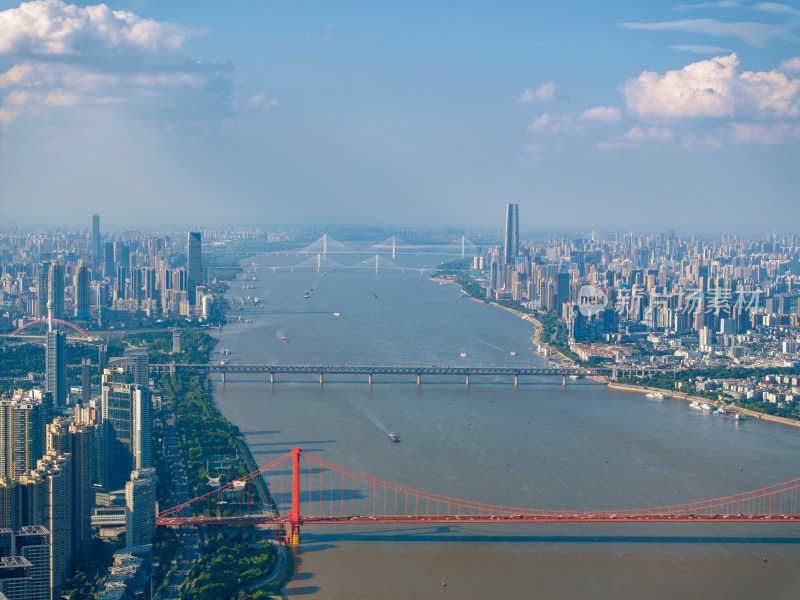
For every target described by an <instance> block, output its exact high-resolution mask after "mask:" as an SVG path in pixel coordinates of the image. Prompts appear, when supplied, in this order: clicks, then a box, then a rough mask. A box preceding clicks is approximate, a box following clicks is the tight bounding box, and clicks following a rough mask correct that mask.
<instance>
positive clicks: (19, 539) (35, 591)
mask: <svg viewBox="0 0 800 600" xmlns="http://www.w3.org/2000/svg"><path fill="white" fill-rule="evenodd" d="M13 537H14V549H13V552H14V554H16V555H18V556H21V557H23V558H25V559H27V560H28V561H29V562H30V563H31V569H30V571H29V576H30V582H29V584H28V585H29V588H28V595H27V596H25V598H28V599H30V600H50V597H51V590H50V545H51V544H50V540H51V537H52V534H51V533H50V531H49V530H48V529H47V528H46V527H42V526H41V525H31V526H26V527H22V528H21V529H20V530H19V531H18V532H17V533H16V534H14V536H13Z"/></svg>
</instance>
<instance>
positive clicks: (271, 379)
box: [269, 373, 275, 387]
mask: <svg viewBox="0 0 800 600" xmlns="http://www.w3.org/2000/svg"><path fill="white" fill-rule="evenodd" d="M269 387H275V373H270V374H269Z"/></svg>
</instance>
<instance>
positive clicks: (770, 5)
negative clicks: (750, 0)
mask: <svg viewBox="0 0 800 600" xmlns="http://www.w3.org/2000/svg"><path fill="white" fill-rule="evenodd" d="M753 8H754V9H756V10H760V11H763V12H768V13H773V14H777V15H793V16H797V15H800V10H797V9H796V8H794V7H792V6H787V5H786V4H778V3H776V2H762V3H761V4H756V5H754V6H753Z"/></svg>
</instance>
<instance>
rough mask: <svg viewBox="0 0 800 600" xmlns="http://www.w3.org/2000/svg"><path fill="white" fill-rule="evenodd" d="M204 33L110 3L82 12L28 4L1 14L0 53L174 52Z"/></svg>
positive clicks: (42, 2)
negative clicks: (138, 13) (112, 7)
mask: <svg viewBox="0 0 800 600" xmlns="http://www.w3.org/2000/svg"><path fill="white" fill-rule="evenodd" d="M198 33H200V32H199V31H197V30H193V29H188V28H185V27H181V26H179V25H175V24H173V23H159V22H158V21H154V20H153V19H143V18H141V17H139V16H137V15H135V14H134V13H132V12H127V11H122V10H113V11H112V10H111V9H110V8H108V7H107V6H106V5H105V4H98V5H97V6H87V7H86V8H80V7H78V6H75V5H73V4H66V3H65V2H63V1H62V0H36V1H34V2H24V3H23V4H21V5H20V7H19V8H11V9H8V10H4V11H2V12H0V54H27V55H31V56H70V55H82V56H85V55H104V54H105V53H107V52H109V51H112V52H119V51H121V50H127V51H130V50H134V51H139V52H142V51H144V52H154V53H157V52H162V51H174V50H177V49H178V48H180V47H181V46H182V45H183V43H184V42H185V41H186V40H187V39H188V38H190V37H192V36H194V35H197V34H198Z"/></svg>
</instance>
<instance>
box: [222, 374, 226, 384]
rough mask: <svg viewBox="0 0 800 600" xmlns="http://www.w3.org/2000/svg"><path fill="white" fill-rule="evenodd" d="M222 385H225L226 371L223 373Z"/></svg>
mask: <svg viewBox="0 0 800 600" xmlns="http://www.w3.org/2000/svg"><path fill="white" fill-rule="evenodd" d="M222 385H225V373H222Z"/></svg>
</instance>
